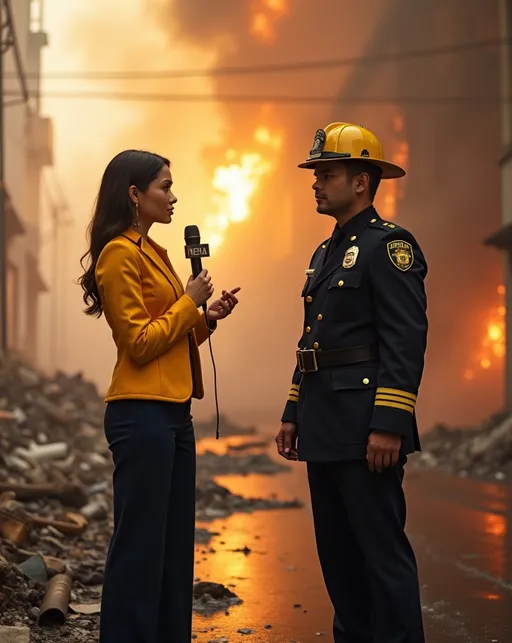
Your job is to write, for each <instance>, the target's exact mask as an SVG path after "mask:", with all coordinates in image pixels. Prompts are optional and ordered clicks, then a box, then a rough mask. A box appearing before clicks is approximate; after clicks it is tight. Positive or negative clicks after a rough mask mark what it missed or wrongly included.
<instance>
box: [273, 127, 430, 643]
mask: <svg viewBox="0 0 512 643" xmlns="http://www.w3.org/2000/svg"><path fill="white" fill-rule="evenodd" d="M299 167H301V168H309V169H311V170H313V173H314V177H315V181H314V184H313V190H314V192H315V198H316V203H317V212H318V213H319V214H322V215H328V216H331V217H333V218H334V219H335V220H336V225H335V227H334V230H333V233H332V236H331V237H330V238H329V239H327V240H326V241H324V242H323V243H321V244H320V245H319V246H318V248H317V249H316V250H315V252H314V254H313V257H312V259H311V262H310V265H309V268H308V269H307V270H306V281H305V284H304V288H303V290H302V297H303V300H304V325H303V333H302V336H301V338H300V341H299V344H298V351H297V354H296V367H295V371H294V373H293V377H292V383H291V388H290V392H289V396H288V401H287V403H286V406H285V409H284V413H283V415H282V418H281V421H282V425H281V429H280V431H279V433H278V434H277V437H276V443H277V448H278V452H279V454H280V455H281V456H283V457H284V458H286V459H288V460H300V461H305V462H306V463H307V474H308V482H309V489H310V494H311V503H312V511H313V520H314V526H315V536H316V544H317V550H318V556H319V559H320V564H321V568H322V572H323V577H324V581H325V585H326V587H327V590H328V593H329V596H330V599H331V601H332V604H333V607H334V612H335V617H334V640H335V643H376V642H377V641H378V642H379V643H423V642H424V640H425V639H424V634H423V624H422V614H421V604H420V592H419V583H418V572H417V565H416V560H415V556H414V552H413V550H412V547H411V545H410V543H409V540H408V538H407V536H406V533H405V531H404V528H405V515H406V503H405V497H404V492H403V488H402V482H403V477H404V466H405V464H406V461H407V455H408V454H410V453H412V452H414V451H419V450H420V441H419V437H418V428H417V423H416V413H415V406H416V400H417V395H418V389H419V386H420V381H421V378H422V373H423V366H424V354H425V349H426V340H427V317H426V294H425V287H424V280H425V277H426V274H427V264H426V261H425V258H424V256H423V253H422V251H421V249H420V247H419V245H418V243H417V241H416V239H415V238H414V237H413V235H412V234H411V233H410V232H409V231H408V230H406V229H404V228H402V227H401V226H399V225H397V224H396V223H393V222H389V221H384V220H383V219H382V218H381V217H380V216H379V214H378V212H377V210H376V209H375V207H374V205H373V201H374V198H375V195H376V193H377V190H378V187H379V184H380V181H381V179H397V178H400V177H402V176H404V175H405V171H404V170H403V169H402V168H401V167H399V166H398V165H396V164H394V163H391V162H389V161H386V160H385V158H384V154H383V150H382V146H381V144H380V142H379V140H378V139H377V137H376V136H375V135H374V134H373V133H372V132H370V131H369V130H368V129H365V128H364V127H362V126H358V125H353V124H350V123H339V122H338V123H332V124H330V125H328V126H327V127H325V128H324V129H319V130H318V131H317V132H316V135H315V137H314V142H313V147H312V149H311V151H310V153H309V156H308V158H307V160H306V161H305V162H304V163H302V164H300V165H299Z"/></svg>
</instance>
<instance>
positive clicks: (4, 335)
mask: <svg viewBox="0 0 512 643" xmlns="http://www.w3.org/2000/svg"><path fill="white" fill-rule="evenodd" d="M10 49H12V52H13V55H14V62H15V65H16V72H17V76H18V80H19V84H20V88H21V94H22V102H27V103H28V101H29V92H28V86H27V81H26V77H25V73H24V71H23V65H22V61H21V54H20V50H19V47H18V41H17V38H16V30H15V28H14V22H13V18H12V10H11V4H10V0H0V355H5V353H6V352H7V350H8V348H9V346H8V332H7V331H8V317H7V217H6V208H5V201H6V200H5V136H4V129H5V127H4V125H5V118H4V117H5V95H4V62H3V57H4V55H5V54H6V53H7V52H8V51H9V50H10ZM16 102H17V101H16ZM13 104H15V103H13Z"/></svg>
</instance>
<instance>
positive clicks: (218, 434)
mask: <svg viewBox="0 0 512 643" xmlns="http://www.w3.org/2000/svg"><path fill="white" fill-rule="evenodd" d="M206 323H207V325H208V318H207V319H206ZM208 331H210V328H209V326H208ZM208 346H209V347H210V357H211V360H212V366H213V394H214V397H215V417H216V426H215V436H216V439H217V440H218V439H219V437H220V413H219V394H218V390H217V366H216V364H215V357H214V356H213V346H212V332H208Z"/></svg>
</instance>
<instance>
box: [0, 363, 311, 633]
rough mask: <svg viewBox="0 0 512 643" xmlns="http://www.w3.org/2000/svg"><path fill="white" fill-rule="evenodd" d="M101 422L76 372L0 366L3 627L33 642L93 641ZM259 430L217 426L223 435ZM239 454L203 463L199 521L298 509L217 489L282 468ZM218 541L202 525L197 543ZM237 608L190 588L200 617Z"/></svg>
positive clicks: (105, 468) (104, 508)
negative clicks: (223, 482)
mask: <svg viewBox="0 0 512 643" xmlns="http://www.w3.org/2000/svg"><path fill="white" fill-rule="evenodd" d="M103 416H104V402H103V397H102V396H100V395H99V393H98V391H97V389H96V387H95V386H94V385H93V384H91V383H90V382H87V381H86V380H85V379H84V378H83V377H82V375H81V374H78V375H74V376H69V375H66V374H64V373H58V374H57V375H56V376H55V377H53V378H51V379H50V378H48V377H46V376H44V375H43V374H41V373H39V372H37V371H35V370H34V369H32V368H31V367H30V366H28V365H27V364H26V363H25V362H24V361H23V360H21V359H19V358H17V357H12V356H11V357H9V358H5V359H3V360H0V625H2V626H13V627H14V626H15V627H19V628H28V629H29V630H30V640H31V641H32V642H33V643H46V642H48V641H54V640H57V639H58V640H65V641H66V642H67V643H85V642H88V641H90V640H95V637H96V636H97V629H98V619H99V616H98V615H99V609H100V599H101V585H102V582H103V568H104V561H105V555H106V550H107V546H108V542H109V538H110V534H111V533H112V522H111V506H112V496H111V493H112V492H111V475H112V459H111V454H110V451H109V449H108V445H107V442H106V440H105V437H104V434H103ZM196 433H197V434H198V436H199V437H212V436H214V435H215V422H214V421H211V422H204V423H200V422H197V423H196ZM255 433H256V430H255V429H254V428H253V427H249V428H243V427H237V426H236V425H233V424H232V423H231V422H229V420H228V419H227V418H225V417H223V418H222V420H221V435H223V436H225V437H226V436H231V435H253V434H255ZM240 450H243V449H242V448H241V449H240ZM238 457H239V456H234V455H231V454H230V455H229V456H216V455H215V454H211V453H208V452H207V453H206V454H205V455H204V456H200V457H199V460H198V474H199V475H198V484H197V519H198V520H204V521H211V520H213V519H215V518H223V517H226V516H229V515H231V514H232V513H234V512H241V511H242V512H248V511H254V510H256V509H274V508H287V507H297V506H301V505H300V503H298V502H297V501H291V502H282V501H279V500H277V499H275V498H270V499H261V498H244V497H242V496H238V495H235V494H232V493H231V492H230V491H229V490H228V489H226V488H225V487H222V486H220V485H218V484H217V483H216V482H214V480H213V479H212V476H214V475H218V474H220V473H236V474H240V473H242V472H244V473H245V472H250V471H257V472H258V473H274V472H277V471H278V470H281V469H282V467H281V466H279V465H276V464H275V463H273V462H272V461H271V459H270V458H268V457H267V456H266V455H264V454H256V455H255V454H247V453H246V454H244V455H242V456H240V462H237V459H238ZM228 460H229V461H230V462H229V463H228ZM203 465H204V466H203ZM214 535H216V532H209V531H208V530H206V529H201V528H198V529H197V530H196V542H197V543H198V544H199V543H208V542H209V540H210V539H211V537H212V536H214ZM238 602H240V599H239V598H238V597H237V596H235V595H234V594H233V593H232V592H231V591H230V590H227V589H226V588H224V587H223V586H222V585H216V584H215V583H213V584H212V583H210V584H208V585H201V584H199V585H196V586H195V589H194V609H195V610H196V611H198V612H201V613H211V612H214V611H217V610H219V609H227V608H228V607H229V606H231V605H235V604H237V603H238ZM14 635H15V631H14V630H13V636H14Z"/></svg>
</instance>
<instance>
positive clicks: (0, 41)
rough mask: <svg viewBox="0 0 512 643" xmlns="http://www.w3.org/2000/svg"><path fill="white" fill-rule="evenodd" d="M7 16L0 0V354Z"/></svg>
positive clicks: (0, 342) (3, 336)
mask: <svg viewBox="0 0 512 643" xmlns="http://www.w3.org/2000/svg"><path fill="white" fill-rule="evenodd" d="M7 21H8V18H7V14H6V11H5V7H4V4H3V2H0V355H5V353H6V352H7V221H6V216H5V172H4V159H5V142H4V63H3V60H4V53H5V52H6V51H7V50H8V48H9V45H8V44H7V43H8V42H9V35H8V34H9V27H8V22H7Z"/></svg>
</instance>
